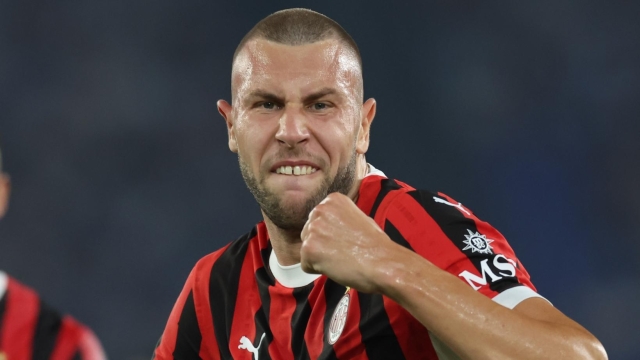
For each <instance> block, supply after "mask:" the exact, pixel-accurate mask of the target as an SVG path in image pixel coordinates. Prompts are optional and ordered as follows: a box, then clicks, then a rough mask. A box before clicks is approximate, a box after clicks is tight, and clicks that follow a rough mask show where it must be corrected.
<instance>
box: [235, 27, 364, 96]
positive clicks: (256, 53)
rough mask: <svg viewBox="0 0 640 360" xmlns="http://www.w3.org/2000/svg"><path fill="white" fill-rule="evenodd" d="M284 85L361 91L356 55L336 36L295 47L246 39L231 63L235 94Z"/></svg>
mask: <svg viewBox="0 0 640 360" xmlns="http://www.w3.org/2000/svg"><path fill="white" fill-rule="evenodd" d="M286 86H290V87H291V86H294V87H298V88H300V87H309V88H312V87H315V86H324V87H327V86H329V87H338V88H343V90H345V91H349V92H350V91H351V90H353V91H360V89H359V88H361V87H362V72H361V69H360V64H359V62H358V59H357V57H356V55H355V54H354V53H353V52H352V51H351V50H350V49H349V48H348V47H347V46H345V45H344V44H342V43H341V42H339V41H338V40H335V39H328V40H323V41H318V42H315V43H312V44H304V45H296V46H291V45H284V44H279V43H275V42H272V41H269V40H265V39H254V40H251V41H249V42H247V43H246V44H245V46H244V48H243V49H242V50H241V51H240V52H239V53H238V56H237V57H236V60H235V61H234V64H233V70H232V91H233V93H234V96H235V95H236V93H238V94H240V93H242V92H243V91H245V90H250V89H253V88H255V87H270V88H280V87H286ZM351 88H353V89H351ZM300 90H303V89H300ZM303 91H304V90H303Z"/></svg>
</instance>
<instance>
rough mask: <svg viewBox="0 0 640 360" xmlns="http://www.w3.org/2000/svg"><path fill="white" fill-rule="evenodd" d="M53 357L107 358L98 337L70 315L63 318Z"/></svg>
mask: <svg viewBox="0 0 640 360" xmlns="http://www.w3.org/2000/svg"><path fill="white" fill-rule="evenodd" d="M51 359H60V360H63V359H81V360H106V359H107V357H106V355H105V352H104V349H103V348H102V345H101V344H100V340H98V337H97V336H96V335H95V334H94V333H93V331H91V329H89V328H88V327H86V326H84V325H83V324H81V323H79V322H78V321H76V320H75V319H74V318H72V317H71V316H69V315H66V316H64V317H63V318H62V321H61V324H60V330H59V333H58V337H57V340H56V346H55V348H54V350H53V353H52V354H51Z"/></svg>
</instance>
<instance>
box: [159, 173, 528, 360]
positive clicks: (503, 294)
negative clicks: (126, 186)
mask: <svg viewBox="0 0 640 360" xmlns="http://www.w3.org/2000/svg"><path fill="white" fill-rule="evenodd" d="M383 175H384V174H382V173H380V172H379V171H374V173H373V174H370V175H369V176H367V177H365V178H364V179H363V181H362V184H361V186H360V190H359V196H358V200H357V205H358V207H359V208H360V209H361V210H362V211H363V212H365V213H366V214H368V215H369V216H371V217H372V218H373V219H374V220H375V221H376V223H377V224H378V225H379V226H380V227H381V228H382V229H383V230H384V231H385V232H386V234H387V235H388V236H389V237H390V238H391V240H393V241H394V242H396V243H398V244H400V245H402V246H404V247H407V248H409V249H411V250H413V251H415V252H416V253H418V254H420V255H422V256H423V257H424V258H426V259H427V260H428V261H430V262H432V263H433V264H435V265H437V266H438V267H440V268H441V269H444V270H446V271H448V272H450V273H452V274H454V275H455V276H457V277H459V279H460V280H461V281H464V282H466V283H468V284H469V285H470V286H472V287H473V288H474V289H476V290H477V291H479V292H481V293H482V294H484V295H486V296H488V297H490V298H492V299H494V300H495V301H497V302H498V303H500V304H502V305H504V306H507V307H510V308H513V307H514V306H515V305H517V304H518V303H519V302H520V301H522V300H524V299H526V298H529V297H533V296H538V295H537V294H536V292H535V288H534V287H533V285H532V284H531V282H530V280H529V275H528V274H527V272H526V270H525V269H524V267H523V266H522V264H520V262H519V261H518V260H517V258H516V257H515V254H514V252H513V250H512V249H511V247H510V246H509V245H508V244H507V241H506V240H505V239H504V237H503V236H502V235H501V234H500V233H499V232H498V231H497V230H495V229H494V228H493V227H491V226H490V225H489V224H488V223H486V222H484V221H481V220H479V219H478V218H477V217H476V216H475V215H474V214H473V213H472V212H471V211H470V210H469V209H467V208H466V207H464V206H462V205H461V204H460V203H458V202H456V201H454V200H453V199H451V198H450V197H448V196H446V195H444V194H441V193H430V192H426V191H420V190H416V189H414V188H412V187H410V186H408V185H406V184H404V183H402V182H400V181H396V180H392V179H387V178H386V177H384V176H383ZM296 271H297V272H298V273H299V275H300V274H303V273H302V271H301V269H300V268H299V266H298V268H297V269H296V268H295V265H294V266H293V267H282V266H280V265H278V264H277V260H275V255H274V254H273V252H272V247H271V243H270V241H269V234H268V233H267V229H266V226H265V225H264V223H259V224H258V225H257V226H256V227H255V228H254V229H253V230H252V231H251V232H250V233H249V234H247V235H245V236H243V237H241V238H239V239H237V240H236V241H234V242H232V243H230V244H229V245H227V246H226V247H224V248H222V249H220V250H218V251H216V252H214V253H212V254H209V255H208V256H205V257H204V258H202V259H201V260H200V261H199V262H198V263H197V264H196V266H195V267H194V269H193V270H192V272H191V274H190V275H189V277H188V279H187V282H186V284H185V286H184V289H183V290H182V292H181V294H180V296H179V298H178V300H177V302H176V304H175V306H174V308H173V310H172V312H171V315H170V317H169V320H168V323H167V325H166V328H165V330H164V333H163V335H162V337H161V339H160V341H159V343H158V346H157V347H156V351H155V354H154V357H155V359H157V360H166V359H207V360H209V359H236V360H238V359H247V360H250V359H253V360H258V359H260V360H266V359H274V360H275V359H277V360H293V359H296V360H298V359H300V360H302V359H322V360H325V359H369V360H377V359H443V358H449V355H448V354H452V353H451V352H450V350H449V349H447V348H446V346H444V345H443V344H442V343H441V342H439V341H438V339H437V338H435V337H434V336H432V335H431V334H430V333H429V331H428V329H426V328H425V327H424V326H423V325H422V324H420V323H419V322H418V321H417V320H416V319H414V318H413V317H412V316H411V315H410V314H409V313H408V312H407V311H406V310H404V309H403V308H402V307H400V306H399V305H398V304H397V303H395V302H394V301H392V300H391V299H389V298H387V297H386V296H383V295H380V294H365V293H360V292H358V291H356V290H354V289H348V288H345V287H344V286H342V285H340V284H338V283H336V282H334V281H332V280H331V279H329V278H327V277H326V276H320V275H318V276H315V275H309V274H307V277H306V280H304V279H303V281H299V280H300V279H301V278H300V276H302V275H300V276H298V278H297V279H291V278H289V279H287V278H286V273H291V272H294V273H295V272H296ZM287 285H288V286H287Z"/></svg>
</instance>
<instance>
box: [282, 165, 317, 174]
mask: <svg viewBox="0 0 640 360" xmlns="http://www.w3.org/2000/svg"><path fill="white" fill-rule="evenodd" d="M316 171H318V169H316V168H315V167H313V166H304V165H303V166H298V165H296V166H288V165H287V166H280V167H277V168H276V171H275V172H276V174H282V175H294V176H300V175H310V174H313V173H314V172H316Z"/></svg>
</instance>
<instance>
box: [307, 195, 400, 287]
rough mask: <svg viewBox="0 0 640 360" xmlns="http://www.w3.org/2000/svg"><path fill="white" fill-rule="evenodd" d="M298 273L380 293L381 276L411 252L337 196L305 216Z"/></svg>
mask: <svg viewBox="0 0 640 360" xmlns="http://www.w3.org/2000/svg"><path fill="white" fill-rule="evenodd" d="M300 237H301V239H302V247H301V250H300V257H301V264H302V269H303V270H304V271H306V272H309V273H318V274H324V275H326V276H327V277H329V278H330V279H332V280H334V281H336V282H338V283H340V284H342V285H344V286H350V287H352V288H354V289H357V290H358V291H362V292H369V293H370V292H381V289H380V287H381V286H382V285H381V283H380V280H381V276H380V275H384V272H385V271H387V270H392V269H393V266H394V262H397V261H400V262H401V261H402V257H403V256H405V255H406V252H411V251H410V250H407V249H405V248H403V247H402V246H400V245H398V244H396V243H394V242H393V241H392V240H391V239H389V237H388V236H387V234H385V233H384V231H382V229H380V227H379V226H378V224H376V223H375V221H373V219H371V218H370V217H368V216H367V215H366V214H365V213H363V212H362V211H361V210H360V209H359V208H358V207H357V206H356V204H354V202H353V201H352V200H351V199H350V198H348V197H347V196H345V195H343V194H340V193H332V194H330V195H329V196H327V197H326V198H325V199H324V200H322V202H320V204H318V206H316V207H315V208H314V209H313V210H312V211H311V213H310V214H309V219H308V220H307V223H306V224H305V226H304V228H303V229H302V233H301V235H300Z"/></svg>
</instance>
